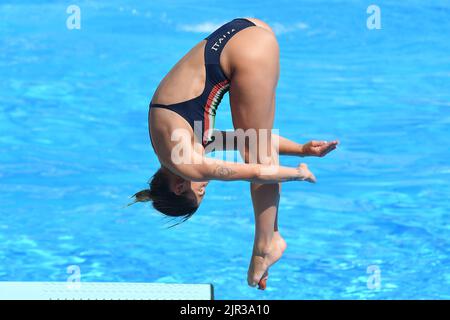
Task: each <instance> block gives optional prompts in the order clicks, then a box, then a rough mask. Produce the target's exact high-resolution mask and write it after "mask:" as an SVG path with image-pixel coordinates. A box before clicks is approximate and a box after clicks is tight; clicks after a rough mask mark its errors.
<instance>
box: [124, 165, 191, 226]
mask: <svg viewBox="0 0 450 320" xmlns="http://www.w3.org/2000/svg"><path fill="white" fill-rule="evenodd" d="M148 184H149V187H150V188H149V189H144V190H141V191H139V192H137V193H135V194H134V195H133V196H131V197H134V201H133V202H132V203H130V204H129V205H132V204H133V203H136V202H147V201H152V205H153V208H155V209H156V210H158V211H159V212H161V213H163V214H165V215H166V216H170V217H181V218H182V220H183V221H182V222H184V221H186V220H187V219H189V218H190V217H191V216H192V215H193V214H194V213H195V211H197V209H198V205H197V202H196V201H195V200H193V199H191V198H189V197H187V195H186V194H181V195H177V194H175V193H174V192H173V191H172V190H170V187H169V177H168V175H167V173H166V172H164V170H162V168H160V169H159V170H158V171H156V173H155V174H154V175H153V177H152V178H151V180H150V181H149V182H148Z"/></svg>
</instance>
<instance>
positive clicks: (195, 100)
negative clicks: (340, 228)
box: [134, 18, 338, 289]
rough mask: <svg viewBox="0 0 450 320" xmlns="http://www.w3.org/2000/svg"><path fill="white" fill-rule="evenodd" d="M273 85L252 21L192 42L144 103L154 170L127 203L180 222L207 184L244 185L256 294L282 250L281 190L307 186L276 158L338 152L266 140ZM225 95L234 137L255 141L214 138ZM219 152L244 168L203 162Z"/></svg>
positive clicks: (273, 73)
mask: <svg viewBox="0 0 450 320" xmlns="http://www.w3.org/2000/svg"><path fill="white" fill-rule="evenodd" d="M278 78H279V47H278V43H277V40H276V37H275V34H274V32H273V31H272V29H271V28H270V27H269V25H267V24H266V23H264V22H263V21H261V20H259V19H255V18H236V19H234V20H232V21H230V22H228V23H226V24H224V25H222V26H221V27H219V28H218V29H216V30H215V31H214V32H212V33H211V34H210V35H209V36H208V37H206V38H204V39H203V40H202V41H200V42H198V43H197V44H196V45H195V46H194V47H193V48H192V49H191V50H190V51H189V52H188V53H187V54H185V55H184V56H183V57H182V58H181V60H180V61H178V62H177V63H176V64H175V65H174V66H173V68H172V69H171V70H170V71H169V73H168V74H167V75H166V76H165V77H164V78H163V80H162V81H161V83H160V84H159V86H158V87H157V89H156V91H155V93H154V95H153V97H152V100H151V102H150V107H149V113H148V123H149V135H150V141H151V143H152V146H153V149H154V151H155V153H156V155H157V157H158V159H159V161H160V163H161V168H160V169H159V170H158V171H157V172H156V173H155V174H154V175H153V177H152V180H151V181H150V182H149V187H150V188H149V189H145V190H142V191H140V192H138V193H136V194H135V195H134V198H135V200H134V201H135V202H143V201H152V202H153V206H154V208H155V209H157V210H158V211H160V212H162V213H163V214H165V215H168V216H172V217H183V218H184V220H186V219H188V218H189V217H191V216H192V215H193V214H194V212H195V211H196V210H197V209H198V207H199V205H200V203H201V201H202V199H203V197H204V196H205V188H206V186H207V184H208V181H209V180H222V181H233V180H245V181H249V182H250V193H251V197H252V203H253V208H254V214H255V238H254V245H253V253H252V257H251V260H250V266H249V269H248V276H247V281H248V284H249V285H250V286H253V287H254V286H256V285H257V284H259V288H260V289H264V288H265V286H266V281H267V278H268V269H269V267H270V266H271V265H273V264H274V263H275V262H276V261H278V260H279V259H280V258H281V255H282V254H283V251H284V250H285V248H286V243H285V241H284V239H283V238H282V237H281V235H280V233H279V231H278V223H277V218H278V215H277V212H278V203H279V199H280V188H281V182H285V181H293V180H296V181H308V182H315V177H314V175H313V174H312V173H311V172H310V171H309V170H308V167H307V166H306V164H303V163H302V164H300V165H299V166H298V167H297V168H290V167H283V166H279V165H278V161H277V155H278V154H281V155H294V156H302V157H303V156H324V155H325V154H327V153H328V152H330V151H332V150H333V149H335V148H336V146H337V144H338V141H331V142H327V141H311V142H308V143H306V144H303V145H301V144H298V143H295V142H293V141H290V140H288V139H286V138H283V137H281V136H279V135H275V134H273V133H271V129H272V125H273V121H274V114H275V89H276V86H277V82H278ZM228 91H229V98H230V106H231V113H232V121H233V126H234V129H235V131H234V132H240V133H242V132H245V133H248V132H250V131H252V130H253V131H256V134H254V135H253V137H256V138H255V139H256V140H255V139H253V141H251V139H250V138H249V136H250V135H246V136H245V137H244V143H240V144H239V143H238V145H239V146H236V140H239V139H240V136H239V135H235V136H233V137H230V135H231V132H222V131H217V130H214V118H215V115H216V109H217V106H218V104H219V103H220V101H221V99H222V97H223V95H224V94H225V93H226V92H228ZM218 137H219V138H218ZM214 138H215V139H214ZM225 141H226V142H227V143H225ZM229 141H232V142H233V143H229ZM227 149H234V150H239V151H240V153H241V155H242V157H243V159H244V161H245V163H237V162H230V161H222V160H216V159H214V161H211V158H207V157H205V154H206V153H208V152H209V151H211V150H227ZM252 159H253V160H252Z"/></svg>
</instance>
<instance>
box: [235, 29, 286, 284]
mask: <svg viewBox="0 0 450 320" xmlns="http://www.w3.org/2000/svg"><path fill="white" fill-rule="evenodd" d="M244 31H245V30H244ZM244 31H243V32H242V35H243V36H242V37H241V38H240V39H241V40H242V43H243V45H246V44H248V43H251V45H252V47H251V50H241V51H240V54H239V59H236V60H235V61H234V62H235V63H234V72H233V74H232V78H231V84H230V105H231V112H232V117H233V125H234V127H235V129H243V130H244V131H245V130H248V129H254V130H256V131H257V132H258V133H259V132H260V131H261V129H265V130H266V131H265V133H266V135H263V136H260V135H257V136H258V143H257V144H258V147H257V148H256V155H255V154H252V153H253V152H254V151H252V149H253V148H248V147H250V146H246V147H247V148H246V149H245V150H244V152H243V153H244V154H243V157H244V160H245V161H246V162H249V160H250V159H251V156H253V159H256V160H257V161H258V163H265V164H269V163H267V162H268V161H269V162H271V161H272V160H271V159H269V160H267V157H266V155H263V156H261V154H260V151H261V150H263V149H265V150H272V146H271V144H272V142H271V132H270V130H271V129H272V126H273V120H274V113H275V104H274V99H275V89H276V85H277V82H278V76H279V48H278V43H277V41H276V39H275V36H274V35H272V34H270V33H269V32H267V31H261V32H259V31H256V30H255V32H254V34H253V35H251V34H249V33H247V35H249V38H247V39H245V36H244ZM239 35H240V34H238V35H237V36H236V37H238V36H239ZM261 132H262V131H261ZM260 138H265V139H261V140H260ZM264 140H265V144H266V145H265V148H260V147H261V146H262V142H264ZM250 190H251V196H252V202H253V208H254V214H255V239H254V246H253V255H252V259H251V263H250V267H249V272H248V283H249V285H251V286H255V285H256V284H258V282H259V281H260V280H261V278H262V277H263V275H264V273H265V272H266V271H267V270H268V268H269V267H270V265H272V264H273V263H275V262H276V261H277V260H278V259H279V258H280V257H281V251H280V250H279V249H278V248H277V246H275V245H274V243H273V240H274V239H273V238H274V229H276V228H277V224H276V216H277V211H278V203H279V199H280V184H279V183H276V184H264V185H262V184H256V183H251V185H250Z"/></svg>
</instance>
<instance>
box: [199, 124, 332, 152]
mask: <svg viewBox="0 0 450 320" xmlns="http://www.w3.org/2000/svg"><path fill="white" fill-rule="evenodd" d="M213 137H215V140H214V142H212V143H211V144H210V145H208V146H207V147H206V148H205V152H206V153H209V152H212V151H226V150H237V148H238V139H237V135H236V133H235V131H219V130H214V134H213ZM277 140H278V152H279V154H280V155H286V156H298V157H307V156H318V157H323V156H324V155H326V154H327V153H329V152H330V151H332V150H334V149H336V146H337V145H338V143H339V141H337V140H335V141H330V142H327V141H314V140H313V141H310V142H307V143H305V144H300V143H297V142H294V141H292V140H289V139H287V138H285V137H282V136H279V135H276V134H274V133H272V141H273V142H276V141H277Z"/></svg>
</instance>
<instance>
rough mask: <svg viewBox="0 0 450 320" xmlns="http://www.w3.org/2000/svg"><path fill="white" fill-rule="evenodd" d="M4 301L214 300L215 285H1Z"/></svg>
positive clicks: (11, 283)
mask: <svg viewBox="0 0 450 320" xmlns="http://www.w3.org/2000/svg"><path fill="white" fill-rule="evenodd" d="M0 300H214V286H213V285H212V284H163V283H129V282H128V283H127V282H82V281H81V282H34V281H30V282H13V281H12V282H9V281H5V282H0Z"/></svg>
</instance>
